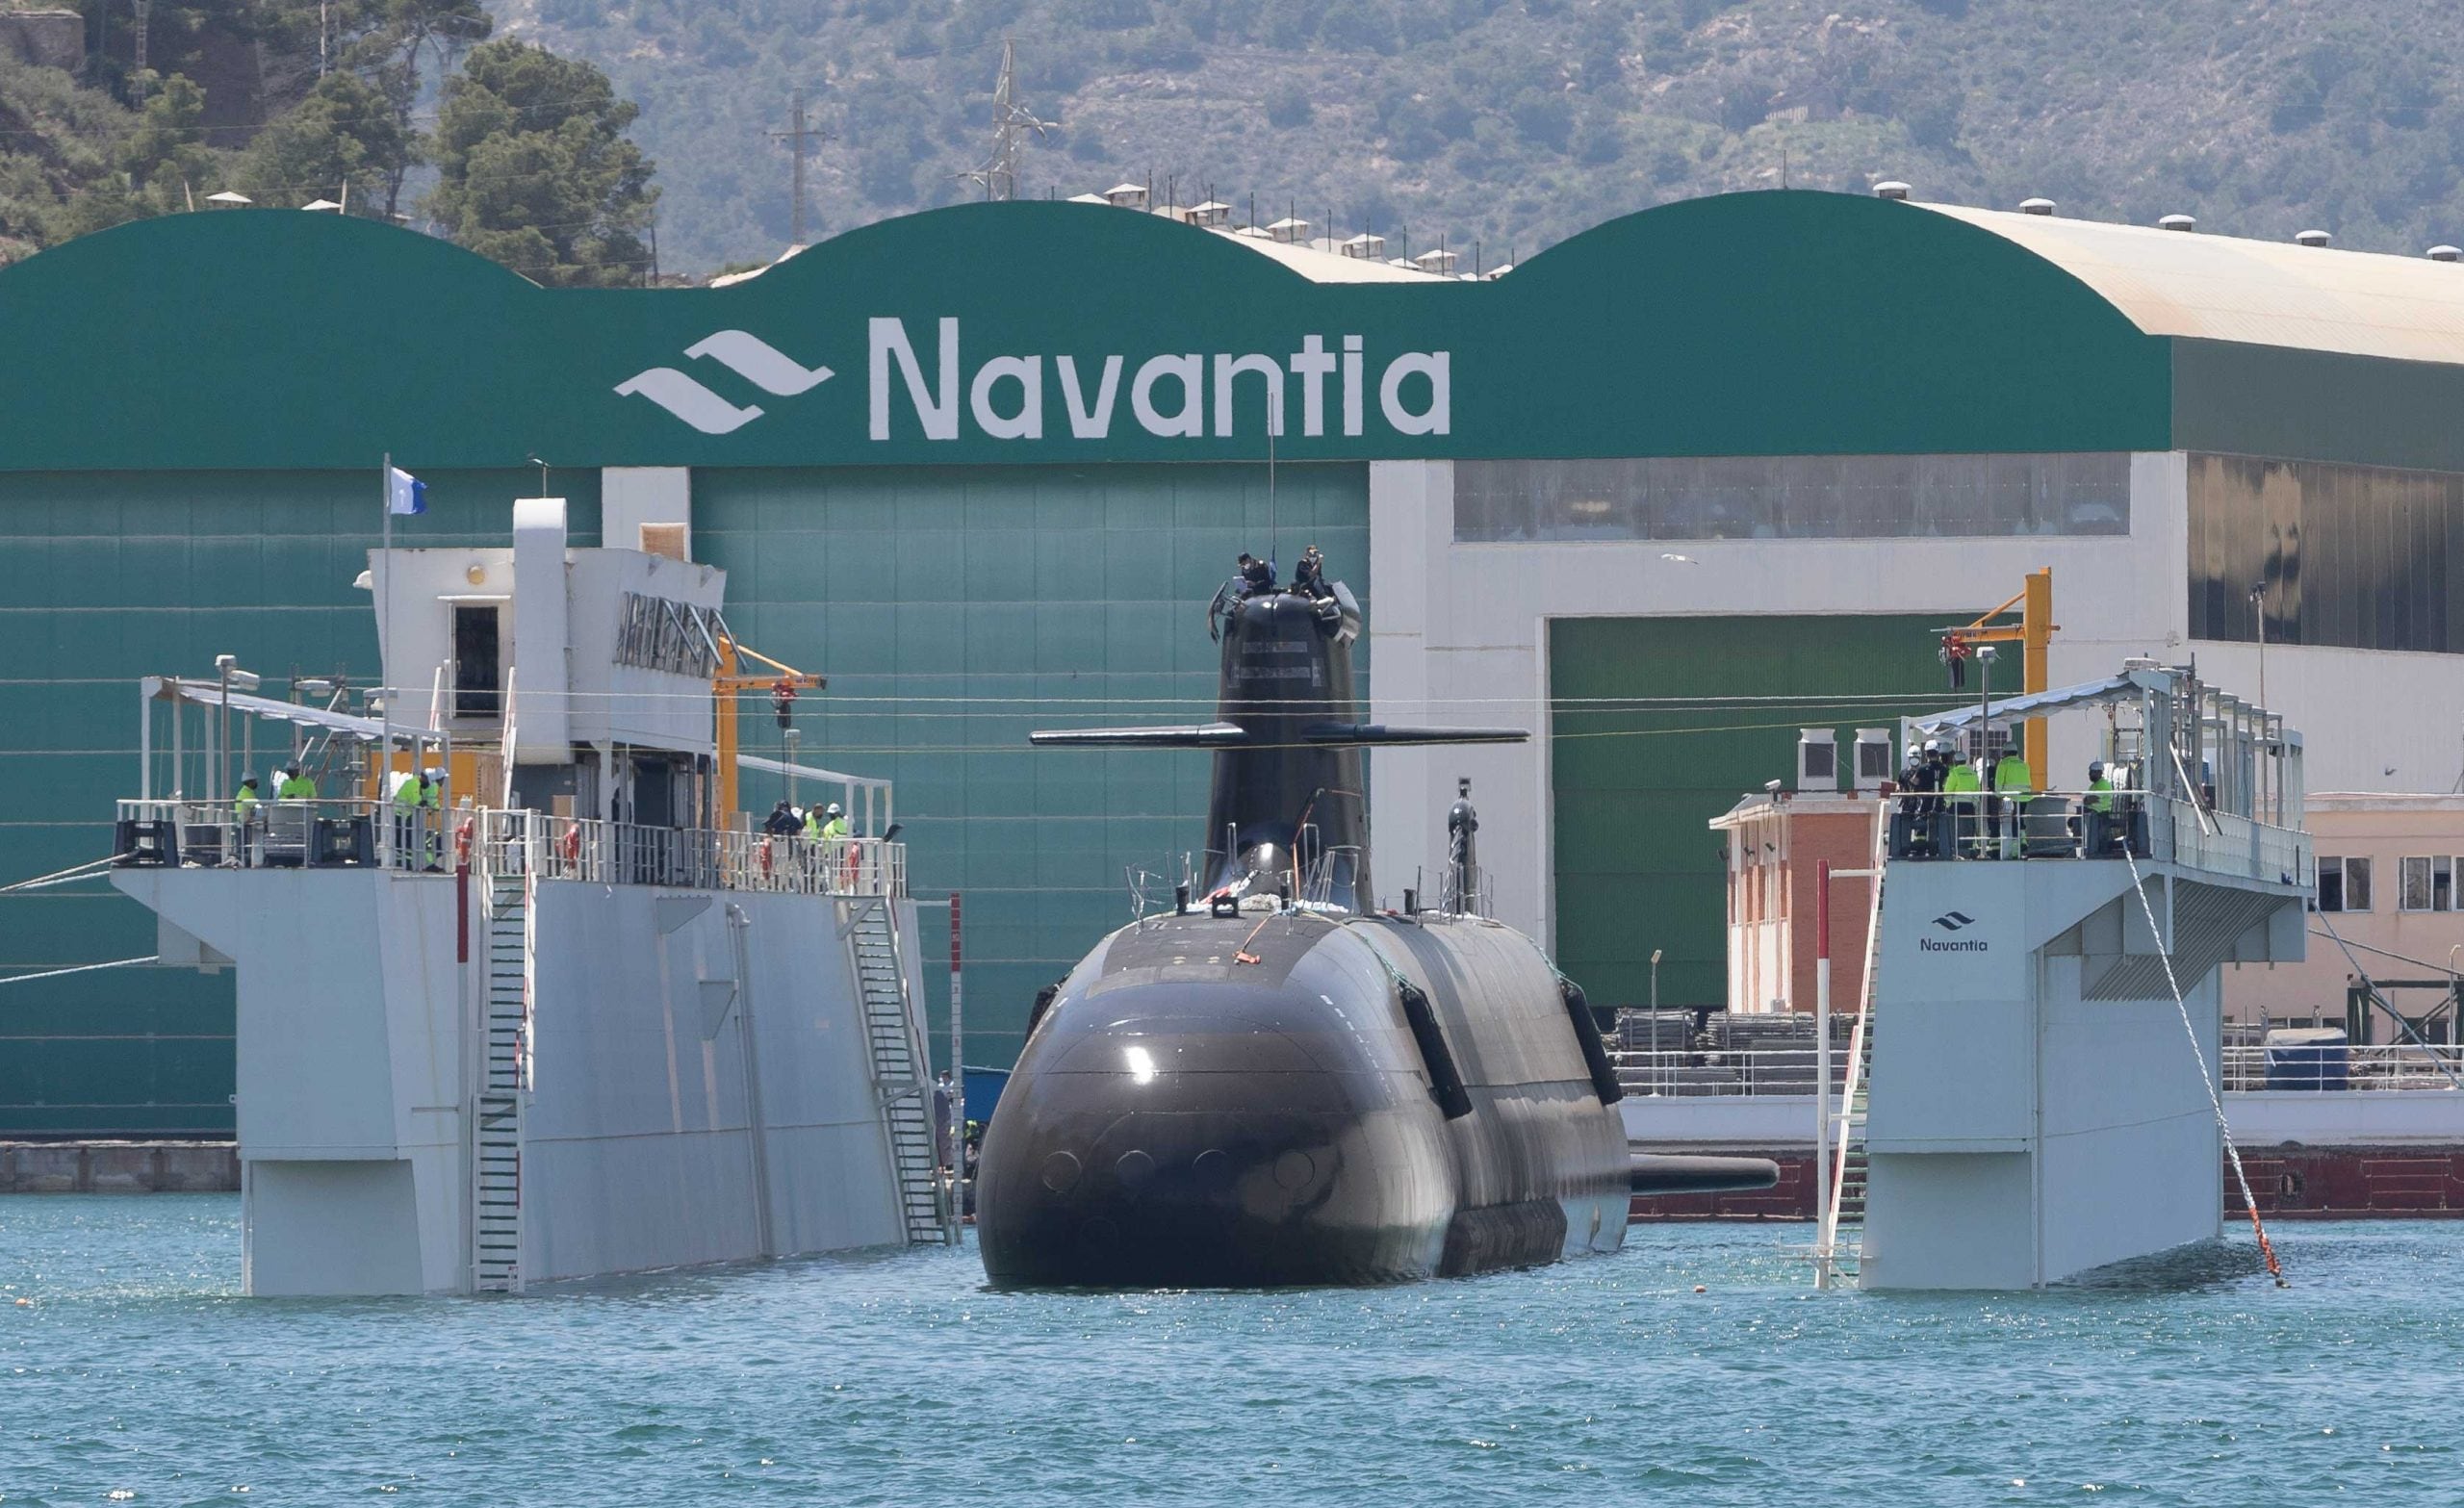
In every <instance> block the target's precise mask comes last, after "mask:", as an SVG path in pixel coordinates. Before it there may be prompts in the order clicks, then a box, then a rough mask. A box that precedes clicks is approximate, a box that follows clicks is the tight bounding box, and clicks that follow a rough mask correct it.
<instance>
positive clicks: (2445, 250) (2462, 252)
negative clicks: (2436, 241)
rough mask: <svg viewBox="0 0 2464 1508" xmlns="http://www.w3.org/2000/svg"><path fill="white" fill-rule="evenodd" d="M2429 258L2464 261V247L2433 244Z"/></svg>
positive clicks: (2433, 259) (2436, 260) (2435, 260)
mask: <svg viewBox="0 0 2464 1508" xmlns="http://www.w3.org/2000/svg"><path fill="white" fill-rule="evenodd" d="M2429 259H2430V260H2431V261H2432V262H2464V249H2458V248H2457V247H2454V246H2432V247H2430V248H2429Z"/></svg>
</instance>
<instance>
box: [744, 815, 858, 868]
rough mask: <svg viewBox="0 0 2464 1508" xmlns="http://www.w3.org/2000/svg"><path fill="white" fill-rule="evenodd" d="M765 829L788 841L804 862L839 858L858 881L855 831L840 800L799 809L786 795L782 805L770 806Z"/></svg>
mask: <svg viewBox="0 0 2464 1508" xmlns="http://www.w3.org/2000/svg"><path fill="white" fill-rule="evenodd" d="M761 831H762V832H763V833H765V834H767V835H768V836H769V837H772V838H784V839H786V840H788V841H787V844H786V847H787V851H788V853H789V854H792V855H796V856H799V859H800V861H802V862H804V863H807V864H811V863H813V862H815V861H819V862H821V863H828V862H830V861H831V860H833V859H835V860H837V861H838V862H839V863H840V865H841V866H842V867H843V868H844V870H845V872H846V881H847V882H848V883H849V884H851V885H852V884H853V883H854V882H855V881H856V866H857V862H858V855H857V851H856V845H855V844H854V843H853V842H852V841H851V839H852V838H853V836H854V834H853V833H852V832H851V831H849V829H848V826H847V810H846V808H845V807H843V806H841V805H838V804H837V803H836V802H831V803H829V804H828V805H820V806H808V807H806V808H805V809H803V810H802V811H799V810H797V809H796V806H795V804H794V803H792V802H790V801H788V800H787V799H786V798H784V797H782V798H780V801H779V805H776V806H773V807H771V808H770V815H769V816H767V817H764V818H763V819H762V820H761ZM798 839H801V840H802V842H801V843H800V842H798V841H796V840H798Z"/></svg>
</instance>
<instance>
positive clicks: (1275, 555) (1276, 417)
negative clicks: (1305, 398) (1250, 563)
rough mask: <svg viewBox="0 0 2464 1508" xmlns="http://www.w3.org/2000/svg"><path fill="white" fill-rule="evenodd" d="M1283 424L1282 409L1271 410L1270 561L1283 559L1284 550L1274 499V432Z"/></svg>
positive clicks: (1268, 441) (1269, 465)
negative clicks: (1277, 530)
mask: <svg viewBox="0 0 2464 1508" xmlns="http://www.w3.org/2000/svg"><path fill="white" fill-rule="evenodd" d="M1282 424H1283V414H1282V413H1281V411H1280V410H1275V411H1270V412H1269V413H1268V415H1267V559H1268V560H1269V561H1270V562H1272V561H1276V560H1280V559H1282V558H1283V551H1282V550H1281V549H1280V548H1279V542H1278V541H1277V539H1276V537H1275V532H1276V517H1275V507H1274V500H1275V499H1274V434H1275V431H1276V430H1277V429H1278V428H1280V427H1282Z"/></svg>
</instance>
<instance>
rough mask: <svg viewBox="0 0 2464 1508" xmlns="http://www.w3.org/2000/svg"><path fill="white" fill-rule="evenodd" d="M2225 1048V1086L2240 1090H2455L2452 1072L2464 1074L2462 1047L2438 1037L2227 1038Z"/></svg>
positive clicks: (2240, 1091) (2238, 1091)
mask: <svg viewBox="0 0 2464 1508" xmlns="http://www.w3.org/2000/svg"><path fill="white" fill-rule="evenodd" d="M2223 1053H2224V1062H2223V1069H2224V1072H2223V1086H2224V1087H2225V1088H2226V1089H2229V1090H2232V1091H2234V1092H2237V1093H2250V1092H2254V1091H2257V1090H2263V1089H2275V1090H2328V1091H2333V1090H2338V1089H2351V1090H2368V1091H2373V1092H2386V1091H2390V1090H2399V1089H2436V1090H2439V1091H2441V1092H2443V1093H2450V1094H2451V1093H2453V1092H2455V1078H2454V1077H2451V1076H2464V1047H2456V1046H2452V1045H2440V1044H2436V1043H2431V1044H2415V1043H2411V1042H2378V1043H2367V1044H2348V1043H2344V1042H2328V1043H2307V1042H2305V1043H2297V1044H2293V1045H2289V1046H2287V1045H2279V1046H2274V1047H2270V1046H2266V1045H2263V1044H2257V1043H2251V1044H2233V1043H2228V1044H2226V1046H2225V1047H2224V1049H2223Z"/></svg>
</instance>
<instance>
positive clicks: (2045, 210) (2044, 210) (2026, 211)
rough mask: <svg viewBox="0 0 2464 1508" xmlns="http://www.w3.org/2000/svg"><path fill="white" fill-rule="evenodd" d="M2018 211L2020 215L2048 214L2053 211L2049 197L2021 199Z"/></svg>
mask: <svg viewBox="0 0 2464 1508" xmlns="http://www.w3.org/2000/svg"><path fill="white" fill-rule="evenodd" d="M2019 213H2020V214H2022V215H2050V214H2052V213H2053V201H2052V200H2051V199H2021V200H2020V201H2019Z"/></svg>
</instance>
